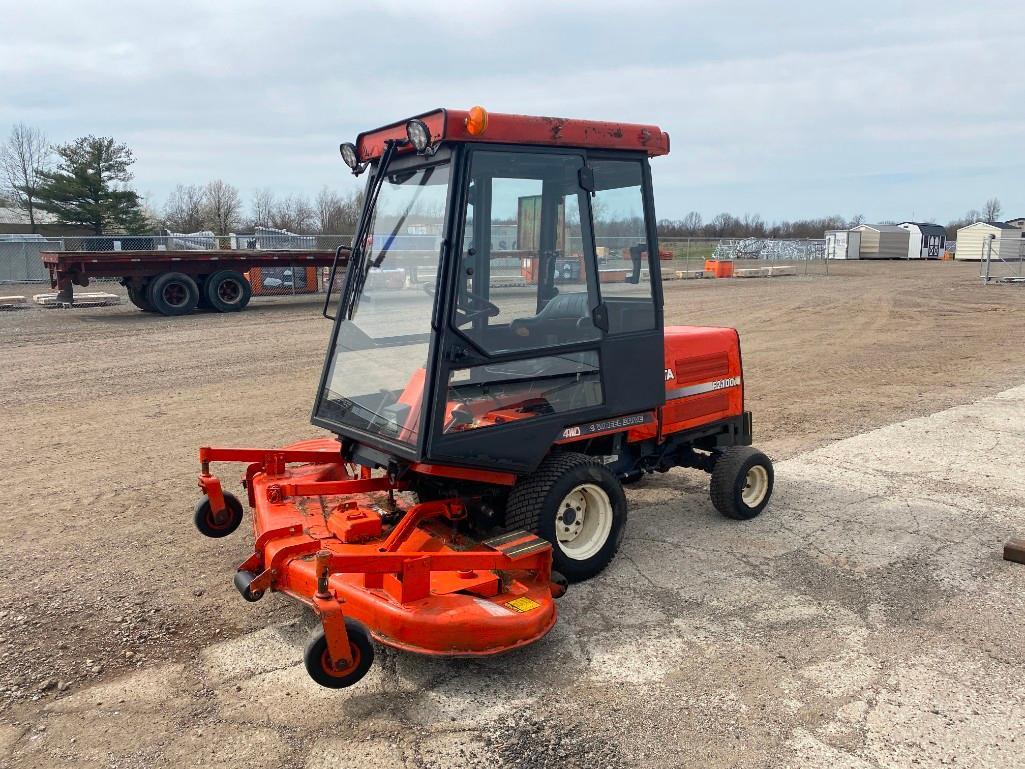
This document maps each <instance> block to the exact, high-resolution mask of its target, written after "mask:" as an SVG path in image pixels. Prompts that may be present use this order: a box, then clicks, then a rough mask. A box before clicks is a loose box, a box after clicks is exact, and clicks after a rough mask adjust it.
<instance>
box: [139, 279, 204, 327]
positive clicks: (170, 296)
mask: <svg viewBox="0 0 1025 769" xmlns="http://www.w3.org/2000/svg"><path fill="white" fill-rule="evenodd" d="M146 298H147V299H148V300H149V303H150V304H151V305H152V306H153V309H154V310H156V311H157V312H159V313H160V314H161V315H171V316H173V315H188V314H189V313H190V312H192V311H193V310H195V309H196V305H197V304H199V288H198V287H197V286H196V281H194V280H193V279H192V278H190V277H189V276H188V275H185V274H184V273H181V272H165V273H163V274H162V275H158V276H157V277H155V278H154V279H153V280H151V281H150V284H149V288H148V289H147V291H146Z"/></svg>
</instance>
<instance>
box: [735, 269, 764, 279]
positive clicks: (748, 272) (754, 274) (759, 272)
mask: <svg viewBox="0 0 1025 769" xmlns="http://www.w3.org/2000/svg"><path fill="white" fill-rule="evenodd" d="M766 269H767V268H764V267H743V268H741V269H739V270H734V271H733V276H734V277H736V278H764V277H766V275H768V272H766Z"/></svg>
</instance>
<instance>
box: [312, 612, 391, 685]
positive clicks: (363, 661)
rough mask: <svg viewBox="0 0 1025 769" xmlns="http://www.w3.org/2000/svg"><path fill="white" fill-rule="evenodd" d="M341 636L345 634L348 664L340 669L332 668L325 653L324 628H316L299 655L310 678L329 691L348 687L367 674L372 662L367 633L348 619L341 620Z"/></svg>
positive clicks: (371, 649) (352, 620) (372, 650)
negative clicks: (343, 629) (348, 655)
mask: <svg viewBox="0 0 1025 769" xmlns="http://www.w3.org/2000/svg"><path fill="white" fill-rule="evenodd" d="M345 632H346V633H348V634H349V653H350V655H351V656H352V662H350V663H349V664H348V665H347V666H345V667H344V668H335V666H334V664H333V663H332V662H331V655H329V654H328V652H327V639H326V638H325V637H324V628H322V627H318V628H317V629H316V630H314V631H313V634H312V635H311V636H310V640H309V642H307V644H306V651H305V652H304V653H303V664H305V665H306V672H307V673H309V674H310V678H312V679H313V680H314V681H316V682H317V683H318V684H320V685H321V686H326V687H327V688H329V689H343V688H345V687H346V686H352V685H353V684H354V683H356V682H357V681H359V680H360V679H361V678H363V676H365V675H366V674H367V671H368V670H370V666H371V665H372V664H373V662H374V644H373V641H371V640H370V633H369V632H368V631H367V629H366V628H365V627H363V625H361V624H360V623H359V622H357V621H356V620H354V619H352V618H351V617H346V618H345Z"/></svg>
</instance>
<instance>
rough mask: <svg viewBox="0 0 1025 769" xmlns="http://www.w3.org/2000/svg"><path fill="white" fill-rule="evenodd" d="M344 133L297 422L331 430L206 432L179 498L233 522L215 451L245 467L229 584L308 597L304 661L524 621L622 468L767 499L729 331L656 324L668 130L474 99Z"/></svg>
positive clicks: (613, 514) (468, 640) (617, 538)
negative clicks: (306, 435) (247, 524)
mask: <svg viewBox="0 0 1025 769" xmlns="http://www.w3.org/2000/svg"><path fill="white" fill-rule="evenodd" d="M340 150H341V154H342V158H343V160H344V161H345V163H346V165H348V166H349V167H350V168H351V169H352V171H353V173H354V174H356V175H357V176H358V175H360V174H361V173H363V172H364V171H369V175H368V182H367V186H366V190H365V194H364V196H363V201H364V202H363V210H362V212H361V215H360V220H359V225H358V227H357V230H356V234H355V236H354V237H353V240H352V243H353V247H352V250H351V252H350V253H349V254H348V258H347V259H346V260H345V263H344V276H340V275H339V274H338V268H339V267H341V266H343V265H342V263H341V260H340V259H339V260H338V261H337V263H336V264H335V265H334V266H333V267H332V271H331V277H330V278H329V280H328V285H329V286H331V287H332V288H334V287H335V286H336V278H338V277H341V278H342V279H341V280H340V281H338V282H337V283H338V288H339V291H338V295H337V297H336V298H334V299H333V298H332V296H331V294H329V295H328V297H327V298H326V299H325V305H324V314H325V315H326V316H327V317H329V318H331V319H332V320H333V321H334V325H333V330H332V333H331V340H330V343H329V345H328V350H327V356H326V360H325V363H324V368H323V372H322V374H321V379H320V385H319V387H318V391H317V395H316V398H315V400H314V405H313V413H312V416H311V421H312V422H313V424H314V425H316V426H317V427H321V428H323V429H325V430H327V431H329V432H330V433H331V434H333V435H334V436H336V439H323V440H318V441H312V442H306V443H300V444H296V445H294V446H291V447H289V448H287V449H280V450H278V449H273V450H266V451H265V450H254V449H209V448H208V449H202V450H201V451H200V460H201V463H202V475H201V476H200V479H199V483H200V486H201V487H202V488H203V490H204V492H205V495H204V497H203V498H202V499H201V500H200V502H199V504H198V505H197V506H196V517H195V522H196V526H197V527H198V528H199V530H200V531H201V532H203V533H204V534H206V535H208V536H211V537H220V536H226V535H227V534H230V533H231V532H232V531H234V530H235V529H236V528H237V527H238V525H239V523H240V522H241V520H242V517H243V512H244V511H243V505H242V504H241V503H240V502H239V501H238V500H237V499H235V498H234V497H233V496H231V495H230V494H225V493H224V492H223V491H222V489H221V485H220V482H219V481H218V480H217V479H216V478H215V477H214V476H213V475H211V474H210V463H211V462H222V461H232V462H245V463H248V470H247V471H246V475H245V485H246V489H247V491H248V494H249V507H250V508H252V510H253V525H254V530H255V535H256V543H255V547H254V552H253V555H252V556H250V557H249V558H248V559H247V560H246V562H245V563H243V564H242V565H241V567H240V568H239V570H238V573H237V575H236V578H235V585H236V587H238V589H239V592H241V593H242V595H243V597H244V598H246V599H247V600H250V601H252V600H258V599H259V598H260V597H261V596H263V595H264V594H265V593H266V592H267V591H268V590H277V591H280V592H284V593H287V594H289V595H291V596H293V597H295V598H297V599H299V600H300V601H302V602H304V603H306V604H308V605H310V606H312V607H313V609H314V610H315V611H316V612H317V614H318V615H319V616H320V618H321V624H322V627H321V628H320V630H319V631H318V632H317V633H316V634H315V635H314V637H313V638H311V639H310V644H309V646H308V647H307V649H306V654H305V661H306V667H307V670H308V671H309V673H310V675H311V676H313V678H314V679H315V680H316V681H318V682H319V683H321V684H324V685H325V686H334V687H338V686H347V685H349V684H351V683H354V682H355V681H357V680H359V678H360V677H361V676H362V675H363V674H365V672H366V670H367V669H368V668H369V666H370V660H371V659H372V658H373V648H374V647H373V644H372V642H371V639H372V638H373V639H376V640H377V641H379V642H381V643H383V644H387V645H390V646H394V647H396V648H399V649H405V650H409V651H414V652H420V653H423V654H445V655H476V654H494V653H496V652H502V651H506V650H509V649H513V648H516V647H519V646H522V645H524V644H529V643H531V642H533V641H536V640H537V639H538V638H541V637H542V636H543V635H544V634H545V633H546V632H548V630H550V629H551V627H552V624H553V623H554V622H555V617H556V610H555V604H554V601H553V599H554V598H556V597H558V596H559V595H561V594H562V592H563V591H564V590H565V587H566V585H567V584H568V583H569V582H578V581H582V580H586V579H590V578H592V577H595V576H596V575H598V574H600V573H601V571H602V570H603V569H604V568H606V567H607V566H608V564H610V563H611V562H612V560H613V558H614V557H615V555H616V552H617V551H618V549H619V546H620V543H621V542H622V541H623V538H624V532H625V531H626V525H627V516H628V504H627V497H626V494H625V493H624V491H623V485H624V484H629V483H634V482H637V481H640V480H642V479H643V478H644V477H646V476H647V475H648V474H650V473H664V472H668V471H670V470H673V469H674V468H678V467H686V468H696V469H699V470H702V471H704V472H707V473H708V474H709V476H710V483H709V496H710V498H711V502H712V505H713V506H714V507H715V508H716V509H717V510H718V511H719V512H720V513H721V514H722V515H724V516H725V517H727V518H731V519H734V520H747V519H750V518H754V517H755V516H757V515H759V514H760V513H761V512H762V510H763V509H764V508H765V507H766V505H767V504H768V503H769V498H770V497H771V495H772V485H773V471H772V462H771V460H770V459H769V458H768V457H767V456H765V455H764V454H763V453H762V452H760V451H758V450H757V449H755V448H754V447H753V446H752V445H751V443H752V418H751V414H750V412H748V411H746V410H745V408H744V375H743V366H742V360H741V351H740V336H739V335H738V333H737V331H736V330H735V329H732V328H704V327H694V326H668V327H667V326H666V325H665V322H664V320H665V319H664V312H663V297H662V281H661V279H660V270H661V264H660V259H659V254H660V251H659V248H658V233H657V230H656V220H655V208H654V199H653V194H652V183H651V170H650V166H649V160H650V159H651V158H655V157H658V156H661V155H665V154H667V153H668V152H669V136H668V134H666V133H665V132H664V131H662V130H661V129H660V128H659V127H658V126H654V125H638V124H627V123H606V122H596V121H584V120H563V119H561V118H551V117H530V116H524V115H499V114H493V115H489V114H488V113H487V112H486V111H485V110H483V109H482V108H479V107H475V108H473V109H471V110H469V111H467V112H464V111H459V110H445V109H440V110H433V111H431V112H427V113H423V114H421V115H418V116H415V117H413V118H411V119H409V120H406V121H402V122H399V123H394V124H391V125H387V126H383V127H381V128H378V129H375V130H373V131H368V132H365V133H362V134H360V135H359V136H358V137H357V138H356V141H355V143H352V144H350V143H346V144H343V145H341V147H340ZM513 222H515V224H513ZM382 275H405V276H407V277H408V278H409V280H408V282H407V281H405V280H400V281H396V282H394V283H392V282H391V281H390V279H389V280H386V281H382V280H381V279H380V278H381V276H382ZM510 278H512V279H511V280H510ZM397 492H409V493H410V494H411V495H415V499H416V500H418V501H417V502H409V503H400V502H398V501H397V499H398V498H397V497H396V493H397ZM411 498H412V497H411Z"/></svg>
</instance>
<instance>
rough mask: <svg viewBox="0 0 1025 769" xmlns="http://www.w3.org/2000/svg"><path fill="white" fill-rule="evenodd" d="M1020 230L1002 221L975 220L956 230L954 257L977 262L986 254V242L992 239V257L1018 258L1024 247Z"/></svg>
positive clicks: (1024, 240) (1024, 241)
mask: <svg viewBox="0 0 1025 769" xmlns="http://www.w3.org/2000/svg"><path fill="white" fill-rule="evenodd" d="M1022 234H1023V232H1022V230H1019V229H1018V228H1017V227H1013V226H1011V225H1010V224H1004V223H1002V222H976V223H975V224H969V225H968V226H966V227H962V228H961V229H959V230H958V231H957V250H956V251H955V252H954V258H955V259H958V260H960V261H969V262H978V261H981V260H982V259H983V258H984V257H985V255H986V249H987V248H988V246H987V243H988V242H989V241H990V239H992V242H993V253H992V255H991V258H993V259H1020V258H1021V256H1022V249H1025V239H1023V238H1022Z"/></svg>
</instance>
